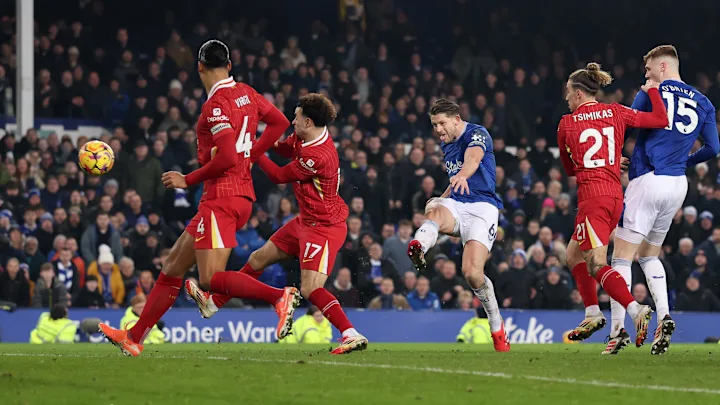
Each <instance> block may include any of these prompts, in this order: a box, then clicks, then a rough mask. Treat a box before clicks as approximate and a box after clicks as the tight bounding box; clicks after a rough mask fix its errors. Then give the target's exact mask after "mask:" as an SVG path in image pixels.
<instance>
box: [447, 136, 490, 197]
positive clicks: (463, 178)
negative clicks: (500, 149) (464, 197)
mask: <svg viewBox="0 0 720 405" xmlns="http://www.w3.org/2000/svg"><path fill="white" fill-rule="evenodd" d="M468 146H470V145H468ZM483 157H485V151H484V150H483V148H482V147H480V146H476V147H469V148H467V149H465V156H464V161H463V165H462V169H460V171H459V172H458V173H457V174H456V175H454V176H452V177H451V178H450V187H452V189H453V191H455V192H456V193H457V192H460V194H465V193H467V194H470V187H469V186H468V183H467V179H469V178H470V177H471V176H472V175H473V174H475V172H476V171H477V169H478V168H479V167H480V162H482V159H483Z"/></svg>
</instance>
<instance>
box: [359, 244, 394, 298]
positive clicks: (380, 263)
mask: <svg viewBox="0 0 720 405" xmlns="http://www.w3.org/2000/svg"><path fill="white" fill-rule="evenodd" d="M368 254H369V258H368V260H360V262H359V263H358V266H357V280H358V289H359V290H360V292H361V293H362V295H363V299H364V300H365V302H369V301H370V300H371V299H372V298H373V297H375V296H376V295H377V294H378V293H379V292H380V289H381V285H382V282H383V280H384V279H386V278H389V279H390V280H393V283H394V284H396V285H397V284H398V282H399V280H400V277H399V275H398V272H397V270H396V269H395V266H393V264H392V263H391V262H390V261H389V260H387V259H383V257H382V256H383V248H382V246H380V244H379V243H373V244H372V245H370V248H369V249H368Z"/></svg>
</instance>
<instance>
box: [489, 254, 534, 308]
mask: <svg viewBox="0 0 720 405" xmlns="http://www.w3.org/2000/svg"><path fill="white" fill-rule="evenodd" d="M526 266H527V254H526V253H525V252H524V251H523V250H522V249H515V250H514V251H513V253H512V255H511V256H510V266H509V268H508V269H507V270H505V271H502V270H501V271H500V277H499V278H498V280H497V282H496V283H495V293H496V295H497V297H498V302H499V304H500V307H501V308H530V303H531V300H532V299H534V298H535V296H534V295H535V292H536V291H535V289H534V288H533V286H534V285H535V275H534V274H533V273H532V272H530V271H529V270H528V269H527V267H526Z"/></svg>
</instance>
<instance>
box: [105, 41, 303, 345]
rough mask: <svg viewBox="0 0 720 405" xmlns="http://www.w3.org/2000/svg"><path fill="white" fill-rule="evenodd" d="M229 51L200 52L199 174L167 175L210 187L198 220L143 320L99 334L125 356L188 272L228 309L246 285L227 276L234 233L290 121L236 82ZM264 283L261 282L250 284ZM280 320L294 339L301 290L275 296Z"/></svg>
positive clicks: (218, 47) (216, 47) (175, 183)
mask: <svg viewBox="0 0 720 405" xmlns="http://www.w3.org/2000/svg"><path fill="white" fill-rule="evenodd" d="M230 68H231V64H230V52H229V50H228V48H227V46H226V45H225V44H224V43H222V42H221V41H218V40H210V41H207V42H206V43H205V44H203V46H202V47H201V48H200V51H199V52H198V73H199V75H200V79H201V81H202V82H203V85H204V86H205V89H206V91H207V95H208V99H207V101H206V102H205V104H204V105H203V107H202V112H201V114H200V118H199V119H198V123H197V136H198V161H199V163H200V164H201V165H202V167H201V168H200V169H197V170H195V171H193V172H192V173H190V174H188V175H187V176H184V175H182V174H181V173H178V172H168V173H165V174H163V176H162V181H163V184H164V185H165V186H166V187H168V188H170V189H176V188H179V189H184V188H188V187H190V186H193V185H196V184H200V183H203V195H202V198H201V200H200V205H199V207H198V213H197V215H195V217H194V218H193V219H192V221H190V223H189V224H188V226H187V227H186V229H185V232H183V234H182V235H181V236H180V238H179V239H178V240H177V242H175V245H174V246H173V248H172V250H171V252H170V256H169V257H168V259H167V261H166V262H165V265H164V266H163V269H162V272H161V274H160V275H159V276H158V279H157V282H156V283H155V287H154V288H153V289H152V291H151V292H150V294H149V295H148V299H147V304H146V305H145V309H144V310H143V312H142V314H141V315H140V319H139V320H138V322H137V323H136V324H135V326H133V327H132V328H131V329H128V330H118V329H114V328H111V327H110V326H109V325H106V324H100V331H101V332H102V333H103V334H104V335H105V336H106V337H107V339H108V340H109V341H110V342H111V343H113V344H114V345H116V346H118V347H119V348H120V349H121V350H122V352H123V353H125V354H127V355H130V356H139V355H140V354H141V353H142V351H143V345H142V342H143V340H144V338H145V335H146V334H147V333H148V331H150V329H151V328H152V327H153V326H154V325H155V324H156V323H157V322H158V321H159V320H160V318H161V317H162V316H163V315H164V314H165V312H167V310H168V309H169V308H170V307H171V306H172V305H173V303H174V302H175V299H176V298H177V296H178V294H179V293H180V289H181V288H182V280H183V276H184V275H185V273H187V272H188V270H189V269H190V268H191V267H192V266H193V265H195V264H197V266H198V270H199V272H200V284H201V285H202V286H203V287H204V288H206V289H212V290H213V291H216V292H218V293H219V294H216V295H215V296H214V297H213V299H214V300H215V301H216V302H217V303H218V305H222V304H224V303H225V302H227V301H228V300H229V299H230V298H231V296H232V295H233V289H232V288H231V287H230V286H231V285H233V284H237V283H240V282H244V280H242V277H237V276H238V275H240V276H241V274H240V273H238V272H227V273H226V272H224V270H225V266H226V264H227V260H228V258H229V257H230V253H231V251H232V248H233V247H235V246H236V245H237V241H236V239H235V232H236V231H237V230H238V229H240V228H242V227H243V226H244V225H245V223H246V222H247V221H248V219H249V218H250V213H251V211H252V203H253V201H254V200H255V191H254V189H253V185H252V178H251V176H250V167H251V159H252V158H253V156H258V155H260V154H264V153H265V152H266V151H267V150H268V149H269V148H270V147H272V145H273V144H274V143H275V142H277V140H278V139H279V138H280V136H282V134H283V132H284V131H285V129H286V128H287V127H288V125H289V122H288V120H287V118H285V116H284V115H283V114H282V112H280V111H279V110H278V109H277V108H275V107H274V106H273V105H272V104H270V103H269V102H268V101H267V100H265V99H264V98H263V97H262V96H261V95H260V94H258V93H257V92H256V91H255V90H254V89H252V88H251V87H250V86H247V85H245V84H243V83H237V82H235V80H233V78H232V77H229V71H230ZM260 120H262V121H263V122H265V123H266V124H267V128H266V129H265V132H264V133H263V136H262V137H260V139H259V140H258V141H257V143H256V144H255V145H253V141H254V140H255V132H256V130H257V125H258V122H259V121H260ZM251 281H254V282H256V283H259V284H262V283H260V282H259V281H257V280H251ZM274 299H275V301H274V302H273V304H275V308H276V311H277V312H278V315H279V316H280V322H279V323H278V328H277V333H278V335H279V336H284V335H285V334H287V333H288V332H289V327H288V326H287V324H288V321H287V319H288V318H289V319H292V315H293V311H294V309H295V307H296V306H297V304H298V303H299V301H300V294H299V292H298V290H297V289H296V288H287V289H284V290H279V293H278V294H276V295H275V296H274Z"/></svg>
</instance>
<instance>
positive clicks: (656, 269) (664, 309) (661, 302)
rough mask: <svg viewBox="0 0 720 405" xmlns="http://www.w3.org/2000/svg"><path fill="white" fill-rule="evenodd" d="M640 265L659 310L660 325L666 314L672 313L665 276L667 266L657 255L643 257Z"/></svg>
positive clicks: (656, 307)
mask: <svg viewBox="0 0 720 405" xmlns="http://www.w3.org/2000/svg"><path fill="white" fill-rule="evenodd" d="M639 262H640V267H642V269H643V273H645V280H646V281H647V285H648V289H649V290H650V294H651V295H652V297H653V301H655V309H656V310H657V320H658V325H659V324H660V322H662V320H663V318H665V316H666V315H669V314H670V305H669V304H668V293H667V277H665V268H664V267H663V265H662V263H661V262H660V260H658V258H657V256H650V257H641V258H640V260H639Z"/></svg>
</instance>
